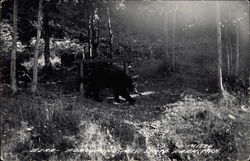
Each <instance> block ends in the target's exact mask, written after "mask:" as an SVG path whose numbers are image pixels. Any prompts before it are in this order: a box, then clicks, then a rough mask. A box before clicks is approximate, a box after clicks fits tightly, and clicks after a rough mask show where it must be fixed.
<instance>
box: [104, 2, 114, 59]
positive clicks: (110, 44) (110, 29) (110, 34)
mask: <svg viewBox="0 0 250 161" xmlns="http://www.w3.org/2000/svg"><path fill="white" fill-rule="evenodd" d="M106 3H107V15H108V30H109V57H110V58H112V57H113V41H114V40H113V39H114V38H113V32H112V28H111V18H110V12H109V6H108V2H106Z"/></svg>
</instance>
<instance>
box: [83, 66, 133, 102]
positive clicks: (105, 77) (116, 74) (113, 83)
mask: <svg viewBox="0 0 250 161" xmlns="http://www.w3.org/2000/svg"><path fill="white" fill-rule="evenodd" d="M91 73H92V74H91V76H90V79H89V85H88V87H87V89H86V92H85V97H91V96H92V93H93V96H94V99H95V100H96V101H98V102H102V99H101V98H100V96H99V95H100V90H101V89H104V88H110V89H113V93H114V97H115V101H116V102H120V100H119V96H122V97H123V98H125V99H126V100H127V101H129V102H130V103H131V104H134V103H135V99H133V98H132V97H131V96H130V95H129V93H130V92H135V91H136V89H135V84H134V83H133V79H132V77H130V76H128V75H127V74H125V72H124V71H122V70H119V69H117V68H114V66H112V65H109V66H101V67H99V68H97V69H95V70H93V71H92V72H91Z"/></svg>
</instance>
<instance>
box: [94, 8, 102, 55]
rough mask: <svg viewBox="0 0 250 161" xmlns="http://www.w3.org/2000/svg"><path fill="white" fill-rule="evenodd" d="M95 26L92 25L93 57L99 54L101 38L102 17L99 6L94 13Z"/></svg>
mask: <svg viewBox="0 0 250 161" xmlns="http://www.w3.org/2000/svg"><path fill="white" fill-rule="evenodd" d="M93 17H94V19H93V22H95V23H93V27H92V35H93V36H92V37H93V38H92V39H93V40H92V47H93V57H98V55H99V50H98V46H99V38H100V19H99V17H98V8H95V9H94V15H93Z"/></svg>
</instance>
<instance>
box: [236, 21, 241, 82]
mask: <svg viewBox="0 0 250 161" xmlns="http://www.w3.org/2000/svg"><path fill="white" fill-rule="evenodd" d="M235 30H236V31H235V33H236V59H235V77H236V78H237V76H238V71H239V57H240V35H239V22H236V24H235Z"/></svg>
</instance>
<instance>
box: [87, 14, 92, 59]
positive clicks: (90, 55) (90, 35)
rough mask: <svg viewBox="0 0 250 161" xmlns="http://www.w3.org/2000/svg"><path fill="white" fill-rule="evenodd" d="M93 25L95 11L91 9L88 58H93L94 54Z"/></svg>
mask: <svg viewBox="0 0 250 161" xmlns="http://www.w3.org/2000/svg"><path fill="white" fill-rule="evenodd" d="M92 27H93V11H92V10H91V13H90V14H89V24H88V37H89V41H88V48H89V54H88V58H89V59H91V58H92V55H93V50H92V49H93V47H92V39H93V33H92Z"/></svg>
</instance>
